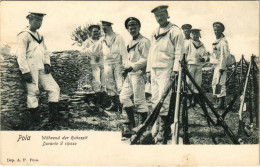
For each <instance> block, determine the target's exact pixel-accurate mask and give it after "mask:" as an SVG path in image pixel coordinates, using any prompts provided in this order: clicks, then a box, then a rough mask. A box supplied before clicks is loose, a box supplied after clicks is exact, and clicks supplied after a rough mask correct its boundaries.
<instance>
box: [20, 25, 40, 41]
mask: <svg viewBox="0 0 260 167" xmlns="http://www.w3.org/2000/svg"><path fill="white" fill-rule="evenodd" d="M22 32H28V33H29V34H30V35H31V37H32V38H33V39H34V40H35V41H36V42H37V43H38V44H41V43H42V41H43V36H41V35H40V34H39V33H38V32H37V31H36V33H37V34H38V37H36V36H35V33H33V32H32V31H30V29H29V28H26V29H25V30H23V31H22ZM22 32H20V33H19V34H21V33H22ZM19 34H18V35H19Z"/></svg>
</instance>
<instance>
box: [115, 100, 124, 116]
mask: <svg viewBox="0 0 260 167" xmlns="http://www.w3.org/2000/svg"><path fill="white" fill-rule="evenodd" d="M116 106H117V111H118V112H119V113H120V114H122V112H123V104H121V103H120V100H119V96H116Z"/></svg>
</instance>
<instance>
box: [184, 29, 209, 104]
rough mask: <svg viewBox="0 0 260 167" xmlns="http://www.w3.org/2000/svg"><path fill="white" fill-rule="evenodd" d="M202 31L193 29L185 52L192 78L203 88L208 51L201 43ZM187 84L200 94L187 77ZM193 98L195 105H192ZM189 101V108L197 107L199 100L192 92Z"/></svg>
mask: <svg viewBox="0 0 260 167" xmlns="http://www.w3.org/2000/svg"><path fill="white" fill-rule="evenodd" d="M200 31H201V30H200V29H191V39H190V40H188V42H187V43H186V45H185V47H184V48H185V52H186V53H187V57H186V61H187V68H188V70H189V73H190V74H191V76H192V77H193V78H194V79H195V81H196V83H197V84H198V85H199V86H201V83H202V65H203V63H204V62H205V61H206V60H208V57H207V56H208V54H207V51H206V49H205V47H204V45H203V43H202V42H201V41H200V37H201V34H200ZM187 83H188V85H189V86H190V87H191V89H192V91H193V92H194V93H196V94H198V93H199V92H198V90H197V89H196V88H195V86H194V85H193V83H192V82H191V81H190V79H189V78H188V77H187ZM192 98H193V103H192ZM188 99H189V101H190V103H189V105H188V107H190V106H191V105H193V106H195V105H196V102H197V100H196V99H195V96H192V94H191V92H190V91H189V92H188Z"/></svg>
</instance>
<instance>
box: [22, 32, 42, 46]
mask: <svg viewBox="0 0 260 167" xmlns="http://www.w3.org/2000/svg"><path fill="white" fill-rule="evenodd" d="M26 32H28V33H29V34H30V35H31V37H32V38H33V39H34V40H35V41H36V42H37V43H38V44H41V43H42V41H43V37H42V36H41V39H40V40H38V39H37V38H36V37H35V36H34V35H33V34H32V33H30V32H29V31H26Z"/></svg>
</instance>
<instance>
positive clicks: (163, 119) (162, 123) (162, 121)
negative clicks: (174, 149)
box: [155, 116, 167, 144]
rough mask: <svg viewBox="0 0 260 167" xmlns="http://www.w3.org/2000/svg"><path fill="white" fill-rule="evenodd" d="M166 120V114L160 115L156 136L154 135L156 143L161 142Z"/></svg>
mask: <svg viewBox="0 0 260 167" xmlns="http://www.w3.org/2000/svg"><path fill="white" fill-rule="evenodd" d="M166 120H167V116H160V119H159V132H158V134H157V136H156V137H155V142H156V143H157V144H163V141H164V137H165V127H166Z"/></svg>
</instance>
